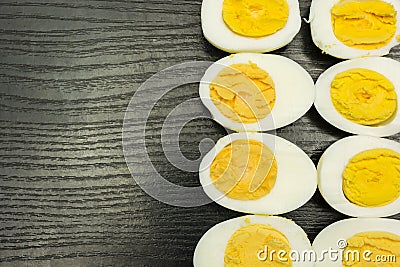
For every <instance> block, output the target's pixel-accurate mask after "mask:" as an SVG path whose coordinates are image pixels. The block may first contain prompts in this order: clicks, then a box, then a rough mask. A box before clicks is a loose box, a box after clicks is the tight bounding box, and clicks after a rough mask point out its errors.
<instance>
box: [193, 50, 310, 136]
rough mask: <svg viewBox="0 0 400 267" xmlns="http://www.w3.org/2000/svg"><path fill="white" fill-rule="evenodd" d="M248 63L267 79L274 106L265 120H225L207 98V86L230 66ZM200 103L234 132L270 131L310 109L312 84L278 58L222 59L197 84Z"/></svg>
mask: <svg viewBox="0 0 400 267" xmlns="http://www.w3.org/2000/svg"><path fill="white" fill-rule="evenodd" d="M249 61H251V62H253V63H255V64H257V66H258V67H259V68H261V69H263V70H265V71H266V72H268V74H269V75H270V77H271V78H272V80H273V82H274V84H275V92H276V100H275V105H274V107H273V108H272V110H271V113H270V114H268V115H267V116H266V117H265V118H264V119H261V120H259V121H258V122H255V123H246V124H242V123H239V122H235V121H232V120H230V119H229V118H227V117H225V116H224V115H223V114H222V113H221V112H220V110H219V109H218V108H217V107H216V106H215V104H214V103H213V102H212V100H211V98H210V83H211V82H212V81H213V80H214V79H215V77H217V75H218V73H219V72H220V71H221V70H222V69H224V68H226V67H229V66H230V65H232V64H240V63H242V64H249ZM199 94H200V98H201V101H202V102H203V104H204V105H205V106H206V108H207V109H208V110H209V111H210V113H211V115H212V117H213V119H214V120H215V121H217V122H218V123H220V124H221V125H222V126H224V127H226V128H229V129H231V130H235V131H269V130H273V129H277V128H281V127H283V126H286V125H288V124H290V123H292V122H295V121H296V120H298V119H299V118H300V117H301V116H303V115H304V114H305V113H306V112H307V111H308V110H309V109H310V107H311V106H312V104H313V102H314V98H315V87H314V81H313V79H312V78H311V76H310V74H309V73H308V72H307V71H306V70H305V69H304V68H303V67H301V66H300V65H299V64H298V63H296V62H295V61H293V60H291V59H289V58H286V57H283V56H278V55H266V54H257V53H239V54H234V55H230V56H227V57H224V58H222V59H220V60H218V61H216V62H215V63H214V64H212V65H211V66H210V67H209V68H208V69H207V71H206V73H205V74H204V76H203V78H202V79H201V81H200V86H199Z"/></svg>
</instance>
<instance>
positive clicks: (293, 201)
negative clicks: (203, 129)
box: [199, 133, 317, 215]
mask: <svg viewBox="0 0 400 267" xmlns="http://www.w3.org/2000/svg"><path fill="white" fill-rule="evenodd" d="M246 139H250V140H256V141H259V142H262V143H264V144H265V145H266V146H267V147H268V148H269V149H270V150H271V151H272V152H274V154H275V158H276V163H277V165H278V174H277V178H276V183H275V186H274V187H273V188H272V190H271V191H270V192H269V193H268V194H267V195H265V196H264V197H262V198H260V199H257V200H237V199H232V198H229V197H227V196H225V195H224V193H223V192H221V191H219V190H218V189H217V188H216V187H215V186H214V184H213V183H212V180H211V177H210V166H211V163H212V162H213V160H214V158H215V157H216V155H217V154H218V153H219V152H220V151H221V150H222V149H223V148H224V147H225V146H227V145H228V144H230V143H232V142H233V141H235V140H246ZM199 177H200V183H201V185H202V186H203V189H204V191H205V193H206V194H207V195H208V196H209V197H210V198H211V199H212V200H214V201H215V202H217V203H218V204H220V205H222V206H224V207H226V208H228V209H232V210H235V211H240V212H245V213H252V214H269V215H276V214H282V213H286V212H289V211H292V210H295V209H297V208H299V207H301V206H302V205H304V204H305V203H306V202H307V201H308V200H310V198H311V197H312V196H313V195H314V193H315V191H316V189H317V172H316V168H315V166H314V163H313V162H312V161H311V159H310V158H309V157H308V156H307V154H306V153H305V152H304V151H303V150H301V149H300V148H299V147H297V146H296V145H294V144H292V143H290V142H289V141H287V140H285V139H283V138H281V137H278V136H275V135H271V134H265V133H233V134H230V135H227V136H225V137H223V138H221V139H220V140H218V142H217V143H216V145H215V147H214V148H212V149H211V150H210V151H209V152H208V153H207V154H206V156H205V157H204V158H203V160H202V162H201V163H200V171H199Z"/></svg>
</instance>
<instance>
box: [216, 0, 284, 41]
mask: <svg viewBox="0 0 400 267" xmlns="http://www.w3.org/2000/svg"><path fill="white" fill-rule="evenodd" d="M222 17H223V20H224V22H225V24H226V25H227V26H228V28H229V29H230V30H231V31H233V32H234V33H237V34H239V35H243V36H247V37H264V36H268V35H271V34H273V33H275V32H277V31H279V30H280V29H282V28H283V27H284V26H285V25H286V22H287V20H288V17H289V5H288V3H287V2H286V0H224V3H223V6H222Z"/></svg>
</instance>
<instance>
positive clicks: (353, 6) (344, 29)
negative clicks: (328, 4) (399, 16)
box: [331, 0, 396, 50]
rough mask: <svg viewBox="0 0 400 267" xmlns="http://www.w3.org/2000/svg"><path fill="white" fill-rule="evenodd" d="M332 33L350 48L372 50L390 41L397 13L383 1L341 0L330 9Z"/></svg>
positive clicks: (394, 30)
mask: <svg viewBox="0 0 400 267" xmlns="http://www.w3.org/2000/svg"><path fill="white" fill-rule="evenodd" d="M331 21H332V27H333V32H334V34H335V36H336V38H337V39H339V41H341V42H342V43H344V44H345V45H347V46H350V47H354V48H358V49H364V50H373V49H378V48H381V47H383V46H385V45H387V44H388V43H390V42H391V40H392V39H393V37H394V35H395V33H396V10H395V9H394V7H393V6H392V5H391V4H389V3H386V2H384V1H380V0H342V1H340V2H339V3H337V4H336V5H334V6H333V7H332V9H331Z"/></svg>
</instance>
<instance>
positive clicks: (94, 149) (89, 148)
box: [0, 0, 400, 266]
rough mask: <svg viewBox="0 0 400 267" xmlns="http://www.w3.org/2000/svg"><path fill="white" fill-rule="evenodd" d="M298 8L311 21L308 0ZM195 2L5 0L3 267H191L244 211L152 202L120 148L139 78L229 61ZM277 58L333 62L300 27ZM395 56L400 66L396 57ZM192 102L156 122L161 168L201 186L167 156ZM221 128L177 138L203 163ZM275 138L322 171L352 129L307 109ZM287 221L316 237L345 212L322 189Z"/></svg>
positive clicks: (319, 66) (0, 112)
mask: <svg viewBox="0 0 400 267" xmlns="http://www.w3.org/2000/svg"><path fill="white" fill-rule="evenodd" d="M300 2H301V3H300V4H301V14H302V16H303V17H304V18H307V17H308V13H309V6H310V1H302V0H301V1H300ZM200 7H201V1H200V0H174V1H171V0H165V1H160V0H97V1H91V0H69V1H64V0H21V1H17V0H1V1H0V96H1V100H0V121H1V124H0V138H1V143H0V146H1V147H0V155H1V156H0V164H1V172H0V201H1V202H0V210H1V214H0V228H1V231H0V265H1V266H191V265H192V256H193V252H194V248H195V246H196V243H197V241H198V240H199V239H200V237H201V236H202V235H203V234H204V233H205V232H206V231H207V230H208V229H209V228H210V227H212V226H213V225H215V224H217V223H219V222H222V221H224V220H226V219H229V218H233V217H236V216H239V215H241V214H239V213H236V212H233V211H230V210H227V209H225V208H223V207H220V206H218V205H217V204H214V203H213V204H209V205H206V206H202V207H197V208H189V209H187V208H177V207H172V206H168V205H165V204H163V203H160V202H158V201H156V200H154V199H153V198H151V197H150V196H148V195H146V193H144V192H143V191H142V190H141V189H140V188H139V187H138V186H137V185H136V184H135V183H134V180H133V179H132V177H131V175H130V173H129V171H128V168H127V166H126V164H125V160H124V157H123V153H122V144H121V132H122V121H123V116H124V112H125V109H126V107H127V104H128V103H129V100H130V98H131V97H132V96H133V94H134V93H135V90H136V89H137V88H138V87H139V86H140V84H141V83H142V82H144V81H145V80H146V79H148V78H149V77H150V76H151V75H152V74H154V73H156V72H158V71H160V70H162V69H164V68H166V67H169V66H172V65H174V64H177V63H182V62H187V61H193V60H211V61H215V60H217V59H219V58H221V57H224V56H226V55H227V54H226V53H225V52H222V51H220V50H218V49H216V48H214V47H213V46H212V45H210V44H209V43H208V42H207V41H206V40H205V39H204V37H203V35H202V32H201V26H200ZM275 53H277V54H280V55H284V56H287V57H289V58H291V59H293V60H295V61H297V62H298V63H300V64H301V65H302V66H303V67H304V68H306V69H307V70H308V71H309V72H310V73H311V75H312V77H313V78H314V79H316V78H317V77H318V75H319V74H320V73H321V72H322V71H323V70H325V69H326V68H327V67H329V66H331V65H333V64H335V63H336V62H338V60H337V59H334V58H332V57H330V56H327V55H323V54H322V53H321V51H320V50H318V49H317V48H316V47H315V46H314V45H313V43H312V41H311V36H310V30H309V26H308V25H307V24H306V23H305V22H303V25H302V29H301V32H300V33H299V34H298V35H297V37H296V38H295V40H294V41H293V42H292V43H291V44H289V45H288V46H286V47H284V48H283V49H280V50H278V51H276V52H275ZM391 57H393V58H397V59H400V49H399V48H396V49H394V50H393V51H392V53H391ZM197 96H198V93H197V85H195V84H193V85H187V86H182V87H179V88H177V89H175V90H174V91H173V92H171V93H169V94H167V95H166V96H165V97H164V98H163V99H162V100H161V101H160V102H159V104H158V105H157V106H156V107H155V109H154V110H153V112H152V116H151V118H150V119H149V123H148V127H147V137H148V139H149V140H151V142H149V146H150V147H151V149H152V151H153V152H154V151H155V152H157V153H152V160H153V162H157V168H158V169H159V170H160V172H161V173H162V174H163V175H164V176H165V177H166V178H167V179H169V180H170V181H172V182H174V183H177V184H182V185H198V184H199V183H198V176H197V174H195V173H184V172H182V171H178V170H177V169H176V168H174V167H173V166H171V165H170V164H169V163H168V161H167V160H166V159H165V157H164V155H163V153H162V150H161V146H160V145H159V139H160V132H161V126H162V120H163V117H164V116H165V115H166V114H168V112H169V111H170V110H172V108H173V107H175V106H176V105H177V104H179V103H181V102H182V101H184V100H185V99H189V98H192V97H197ZM144 101H145V100H144ZM224 133H225V131H224V130H223V128H222V127H220V126H218V125H217V124H216V123H214V122H212V121H211V120H204V119H202V120H194V121H192V122H190V123H188V124H187V125H186V127H185V128H184V130H183V131H182V134H181V137H180V140H181V144H182V150H183V153H184V154H185V155H187V157H188V158H196V157H198V156H199V153H198V149H197V148H198V143H199V141H200V140H201V139H203V138H205V137H209V138H212V139H214V140H216V139H217V138H219V137H221V136H223V134H224ZM278 135H280V136H282V137H284V138H286V139H288V140H290V141H292V142H294V143H295V144H297V145H298V146H299V147H301V148H302V149H304V150H305V151H306V152H307V154H308V155H309V156H310V157H311V158H312V160H313V161H314V162H315V163H316V162H317V161H318V159H319V157H320V156H321V154H322V152H323V151H324V149H326V148H327V147H328V146H329V145H330V144H331V143H333V142H334V141H335V140H338V139H339V138H342V137H344V136H347V135H348V134H346V133H344V132H341V131H339V130H337V129H335V128H333V127H332V126H330V125H329V124H328V123H326V122H325V121H323V120H322V118H321V117H320V116H319V115H318V114H317V112H316V111H315V109H314V108H312V109H311V110H310V111H309V112H308V113H307V114H306V115H305V116H304V117H303V118H301V119H300V120H298V121H297V122H295V123H293V124H292V125H289V126H287V127H285V128H283V129H280V130H278ZM391 138H392V139H397V140H400V135H397V136H393V137H391ZM284 216H286V217H288V218H292V219H294V220H295V221H296V222H297V223H298V224H299V225H301V226H302V227H303V228H304V229H305V230H306V232H307V233H308V234H309V237H310V239H311V240H313V239H314V237H315V236H316V234H317V233H318V232H319V231H321V230H322V229H323V228H324V227H326V226H327V225H329V224H330V223H333V222H335V221H337V220H339V219H342V218H344V217H345V216H343V215H341V214H339V213H337V212H335V211H334V210H333V209H331V208H330V207H329V206H328V205H327V204H326V203H325V201H324V200H323V199H322V197H321V195H320V194H319V193H316V195H315V196H314V197H313V199H312V200H311V201H310V202H309V203H307V204H306V205H305V206H303V207H302V208H300V209H298V210H296V211H293V212H291V213H289V214H285V215H284ZM396 218H398V219H399V218H400V217H399V216H398V217H396Z"/></svg>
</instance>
